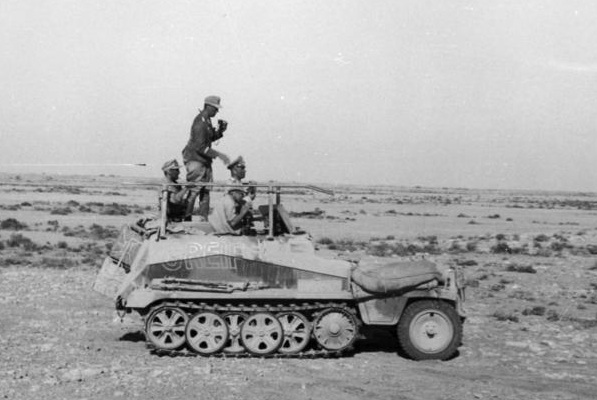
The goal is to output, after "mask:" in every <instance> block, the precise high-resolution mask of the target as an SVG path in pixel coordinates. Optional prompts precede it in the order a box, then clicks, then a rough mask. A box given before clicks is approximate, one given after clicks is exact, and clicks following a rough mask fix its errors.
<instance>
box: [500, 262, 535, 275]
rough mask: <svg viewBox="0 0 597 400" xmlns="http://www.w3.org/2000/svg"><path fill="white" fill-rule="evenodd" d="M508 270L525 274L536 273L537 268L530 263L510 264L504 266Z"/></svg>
mask: <svg viewBox="0 0 597 400" xmlns="http://www.w3.org/2000/svg"><path fill="white" fill-rule="evenodd" d="M506 271H509V272H521V273H527V274H536V273H537V270H536V269H535V268H533V266H532V265H521V264H510V265H508V266H507V267H506Z"/></svg>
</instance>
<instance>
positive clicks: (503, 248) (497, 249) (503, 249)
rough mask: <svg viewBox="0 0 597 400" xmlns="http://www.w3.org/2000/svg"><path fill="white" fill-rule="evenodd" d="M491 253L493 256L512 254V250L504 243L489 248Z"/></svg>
mask: <svg viewBox="0 0 597 400" xmlns="http://www.w3.org/2000/svg"><path fill="white" fill-rule="evenodd" d="M491 252H492V253H494V254H512V249H511V248H510V246H508V243H506V242H499V243H497V244H496V245H494V246H491Z"/></svg>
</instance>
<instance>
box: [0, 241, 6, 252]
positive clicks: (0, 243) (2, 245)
mask: <svg viewBox="0 0 597 400" xmlns="http://www.w3.org/2000/svg"><path fill="white" fill-rule="evenodd" d="M5 248H6V246H5V245H4V242H2V241H0V250H4V249H5Z"/></svg>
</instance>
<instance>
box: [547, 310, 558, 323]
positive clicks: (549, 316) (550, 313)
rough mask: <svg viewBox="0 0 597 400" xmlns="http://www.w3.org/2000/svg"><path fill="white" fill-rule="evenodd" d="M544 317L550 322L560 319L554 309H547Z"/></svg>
mask: <svg viewBox="0 0 597 400" xmlns="http://www.w3.org/2000/svg"><path fill="white" fill-rule="evenodd" d="M545 318H547V320H548V321H551V322H555V321H559V320H560V319H561V318H560V314H558V312H557V311H556V310H547V313H546V315H545Z"/></svg>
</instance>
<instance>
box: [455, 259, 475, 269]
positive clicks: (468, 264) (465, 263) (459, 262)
mask: <svg viewBox="0 0 597 400" xmlns="http://www.w3.org/2000/svg"><path fill="white" fill-rule="evenodd" d="M456 265H458V266H460V267H474V266H475V265H479V263H478V262H476V261H475V260H456Z"/></svg>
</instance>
